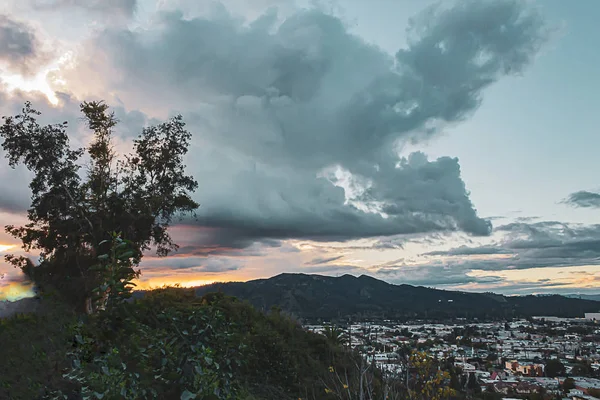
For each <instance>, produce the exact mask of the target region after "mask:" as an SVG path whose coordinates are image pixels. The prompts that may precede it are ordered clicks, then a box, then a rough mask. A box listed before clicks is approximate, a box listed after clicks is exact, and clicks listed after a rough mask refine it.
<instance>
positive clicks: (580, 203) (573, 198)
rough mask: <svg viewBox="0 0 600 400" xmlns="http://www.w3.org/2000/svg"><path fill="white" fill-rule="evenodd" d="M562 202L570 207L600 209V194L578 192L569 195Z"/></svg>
mask: <svg viewBox="0 0 600 400" xmlns="http://www.w3.org/2000/svg"><path fill="white" fill-rule="evenodd" d="M562 202H563V203H565V204H568V205H570V206H572V207H585V208H600V193H594V192H588V191H585V190H580V191H579V192H575V193H571V194H570V195H569V197H567V198H566V199H565V200H563V201H562Z"/></svg>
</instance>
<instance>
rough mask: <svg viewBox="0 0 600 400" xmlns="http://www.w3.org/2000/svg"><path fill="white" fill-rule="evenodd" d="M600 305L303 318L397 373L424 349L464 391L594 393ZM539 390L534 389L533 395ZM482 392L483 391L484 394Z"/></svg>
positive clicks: (599, 394)
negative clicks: (570, 312)
mask: <svg viewBox="0 0 600 400" xmlns="http://www.w3.org/2000/svg"><path fill="white" fill-rule="evenodd" d="M597 320H600V313H588V314H585V317H582V318H558V317H543V316H541V317H533V318H527V319H515V320H512V321H501V322H500V321H498V322H478V321H467V320H464V319H463V320H461V319H458V320H456V321H454V322H446V323H441V322H440V323H432V322H424V321H421V322H419V321H414V322H413V323H394V322H393V321H389V320H385V321H382V322H361V323H351V324H345V325H344V324H335V325H334V324H328V323H324V324H315V325H306V326H305V328H306V329H308V330H309V331H312V332H316V333H321V334H324V335H326V336H328V337H332V336H333V337H334V340H339V341H340V342H341V343H342V344H343V345H344V346H347V347H349V348H352V349H355V350H358V351H359V352H360V353H361V354H362V355H363V357H364V358H365V360H366V363H367V364H370V365H375V366H376V367H377V368H379V369H380V370H381V371H384V374H385V375H387V376H389V377H394V378H396V379H403V377H406V376H407V375H410V374H411V365H410V362H409V358H410V354H411V353H413V354H414V352H415V351H418V352H423V353H424V354H426V355H427V356H428V357H430V358H433V359H436V360H439V362H440V364H439V365H441V367H440V368H442V369H443V368H448V369H451V370H452V371H454V373H455V374H456V377H455V379H456V382H455V385H458V389H459V390H461V391H466V392H473V393H483V394H485V393H486V392H487V393H489V394H490V395H491V394H492V393H494V394H496V397H490V398H498V399H515V398H523V399H534V398H540V399H542V398H544V399H545V398H549V399H555V398H556V399H573V400H580V399H581V400H583V399H585V400H590V399H597V398H600V324H599V323H598V322H597ZM536 396H537V397H536ZM484 398H485V397H484Z"/></svg>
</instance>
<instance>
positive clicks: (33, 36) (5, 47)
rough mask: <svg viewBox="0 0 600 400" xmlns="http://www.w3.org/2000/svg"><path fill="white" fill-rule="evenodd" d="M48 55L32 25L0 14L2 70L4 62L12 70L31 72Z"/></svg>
mask: <svg viewBox="0 0 600 400" xmlns="http://www.w3.org/2000/svg"><path fill="white" fill-rule="evenodd" d="M46 56H47V54H45V52H44V51H43V50H42V49H41V43H40V40H39V38H38V36H37V33H36V31H35V30H34V29H33V28H32V27H31V26H29V25H28V24H26V23H24V22H21V21H16V20H14V19H13V18H12V17H10V16H8V15H2V14H0V70H1V69H2V66H3V65H2V64H4V65H5V66H7V67H8V69H9V70H11V71H12V72H16V73H23V74H30V73H32V72H35V70H36V69H37V68H38V67H39V64H40V63H41V62H42V61H43V60H44V59H45V58H46Z"/></svg>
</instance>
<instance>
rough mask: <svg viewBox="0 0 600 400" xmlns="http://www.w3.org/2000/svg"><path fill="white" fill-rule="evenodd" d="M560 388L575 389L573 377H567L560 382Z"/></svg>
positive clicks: (565, 389) (566, 390)
mask: <svg viewBox="0 0 600 400" xmlns="http://www.w3.org/2000/svg"><path fill="white" fill-rule="evenodd" d="M562 389H563V390H564V391H565V392H568V391H569V390H571V389H575V380H574V379H573V378H567V379H565V380H564V381H563V383H562Z"/></svg>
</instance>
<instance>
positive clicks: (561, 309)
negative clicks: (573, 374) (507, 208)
mask: <svg viewBox="0 0 600 400" xmlns="http://www.w3.org/2000/svg"><path fill="white" fill-rule="evenodd" d="M213 291H220V292H223V293H225V294H228V295H231V296H236V297H239V298H241V299H246V300H248V301H249V302H250V303H251V304H253V305H254V306H255V307H257V308H259V309H263V310H268V309H269V308H270V307H272V306H274V305H277V306H280V307H281V308H282V309H283V310H285V311H287V312H289V313H290V314H293V315H295V316H296V317H298V318H302V319H305V320H307V321H314V320H324V321H331V320H335V319H348V318H351V319H353V320H360V319H365V320H373V319H392V320H406V319H414V318H429V319H454V318H484V319H503V318H513V317H528V316H537V315H544V316H558V317H583V315H584V313H586V312H597V311H599V310H600V302H597V301H592V300H582V299H573V298H567V297H563V296H558V295H553V296H501V295H493V294H489V293H466V292H456V291H447V290H438V289H430V288H426V287H417V286H411V285H392V284H389V283H387V282H384V281H380V280H378V279H375V278H372V277H369V276H366V275H362V276H360V277H354V276H351V275H343V276H340V277H337V278H336V277H330V276H321V275H306V274H287V273H286V274H280V275H277V276H275V277H273V278H270V279H258V280H254V281H249V282H227V283H215V284H212V285H207V286H202V287H199V288H197V289H196V293H197V294H198V295H202V294H204V293H208V292H213Z"/></svg>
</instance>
